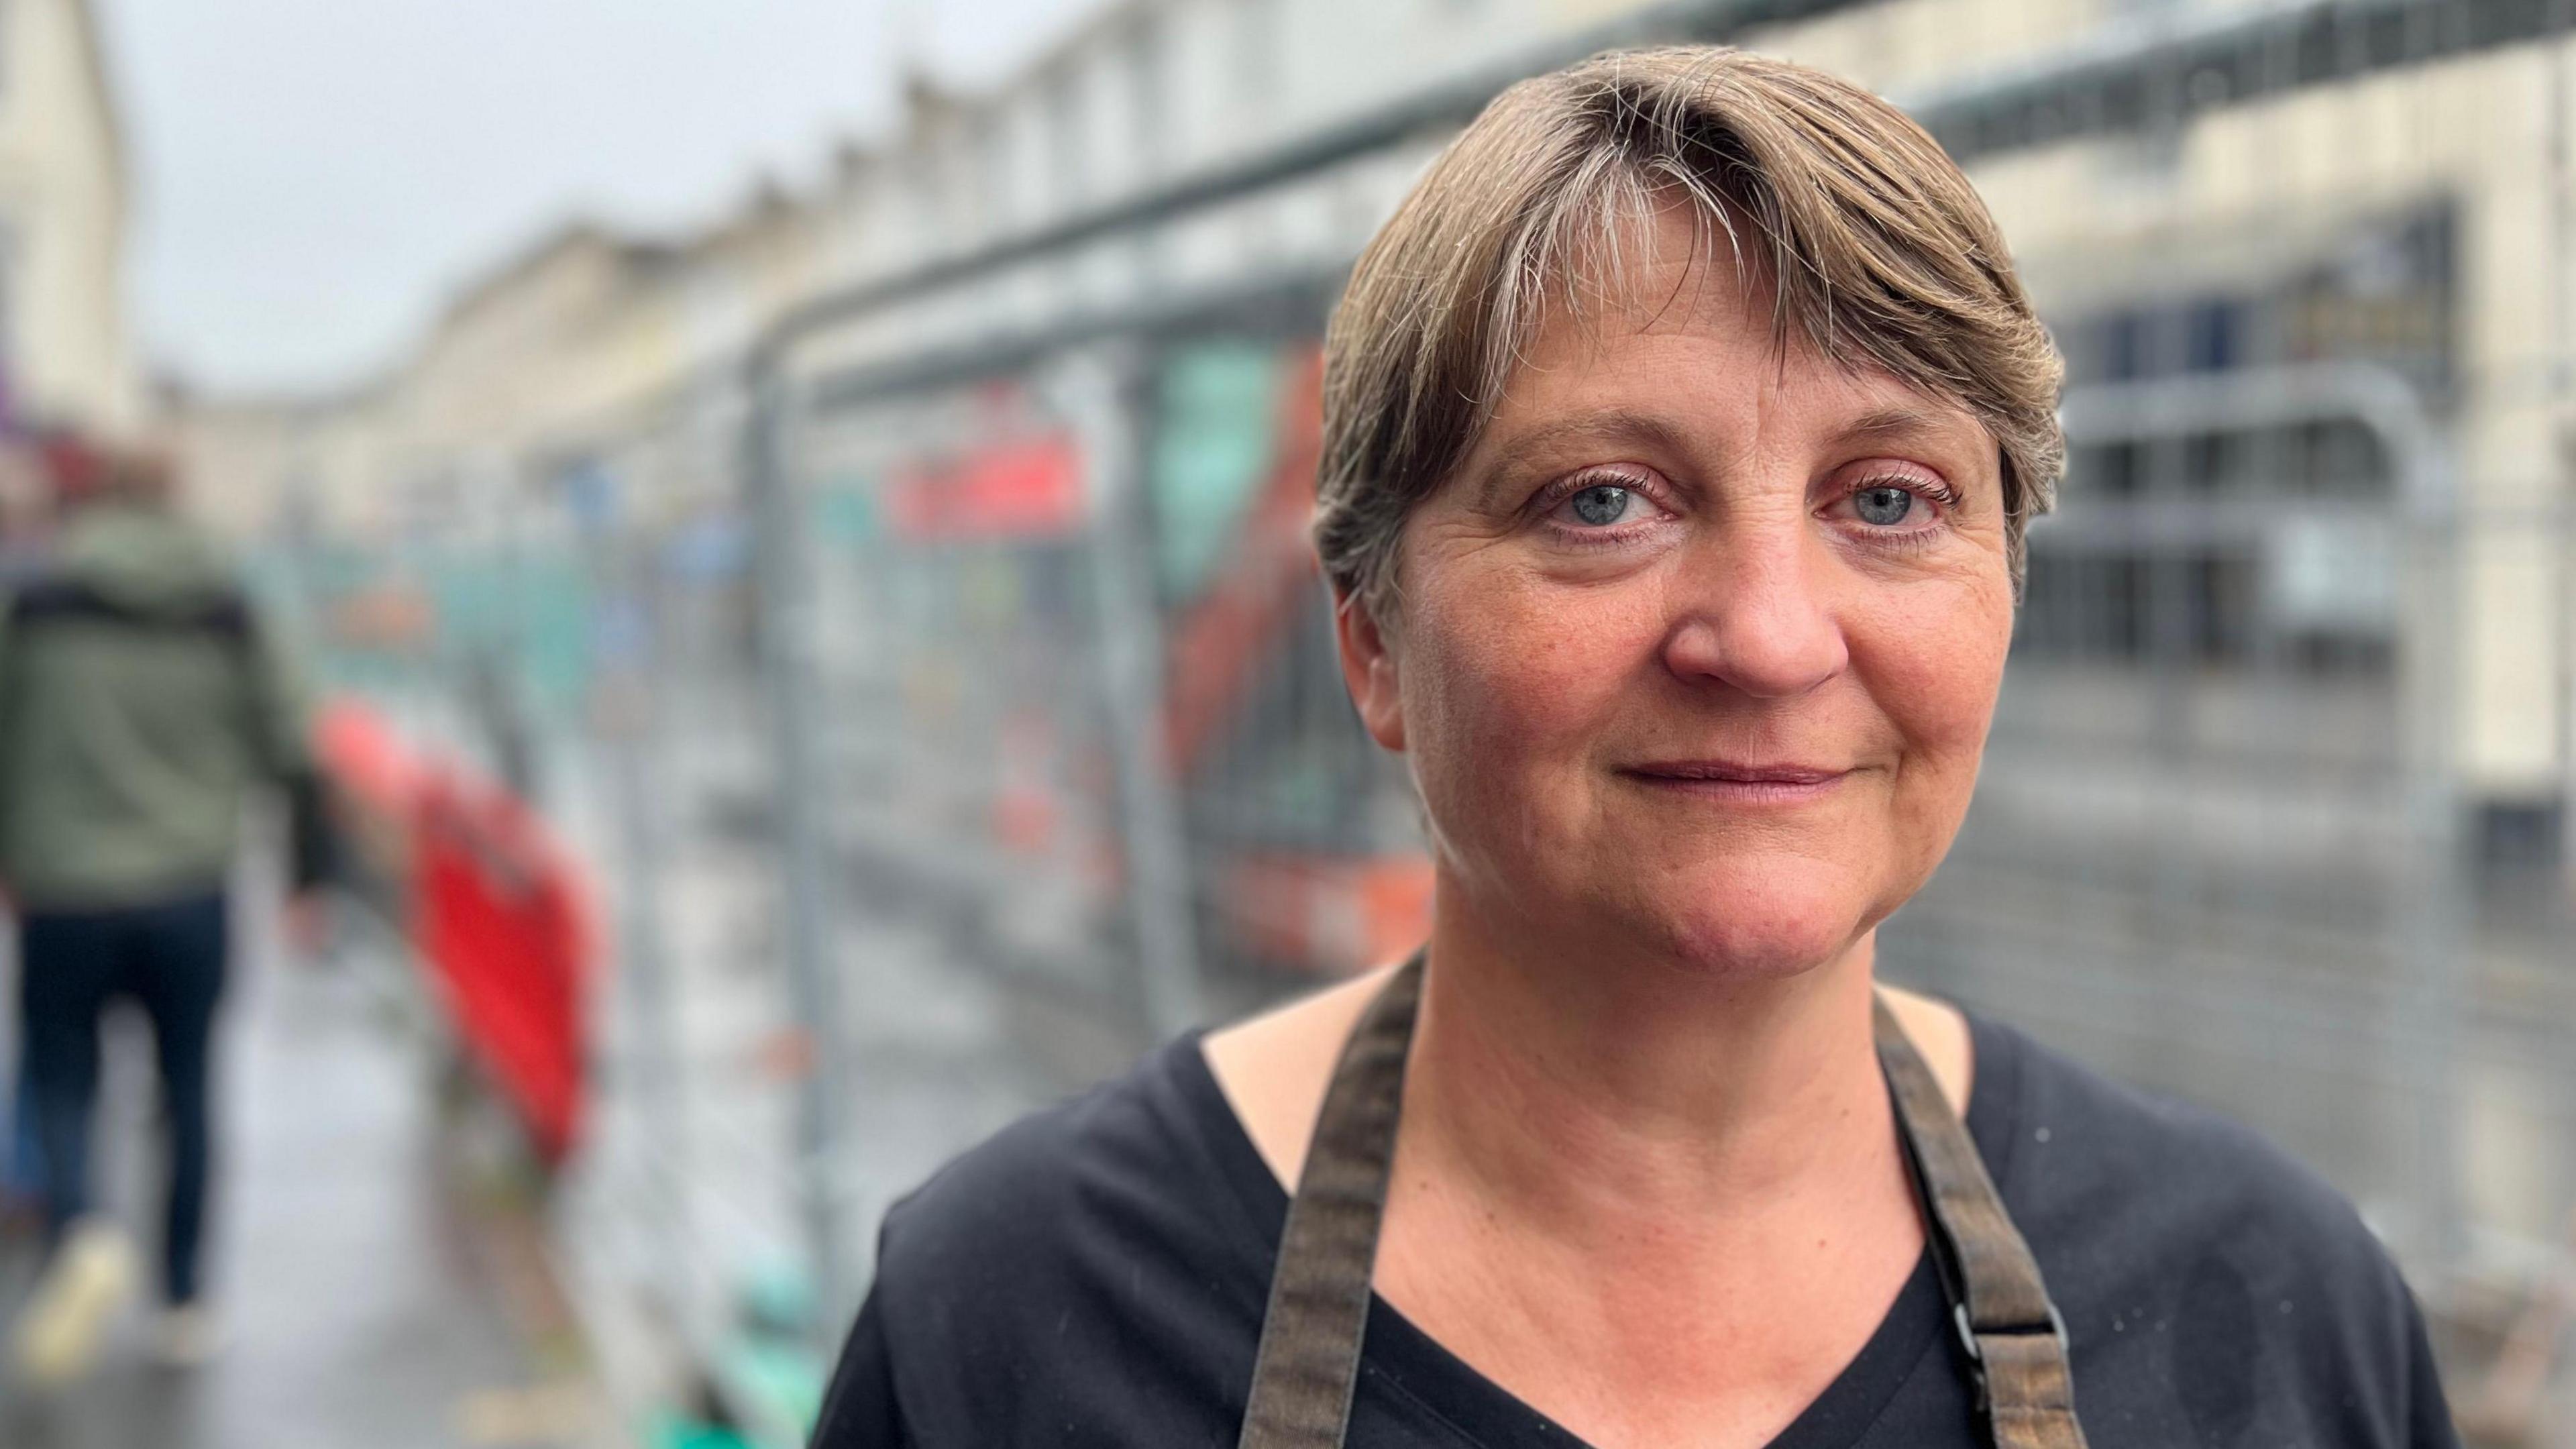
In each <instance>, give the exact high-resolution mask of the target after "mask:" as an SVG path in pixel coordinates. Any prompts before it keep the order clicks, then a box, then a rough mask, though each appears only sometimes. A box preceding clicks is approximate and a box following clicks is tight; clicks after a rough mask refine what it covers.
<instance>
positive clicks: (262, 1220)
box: [0, 961, 560, 1449]
mask: <svg viewBox="0 0 2576 1449" xmlns="http://www.w3.org/2000/svg"><path fill="white" fill-rule="evenodd" d="M261 965H262V966H263V967H264V968H265V969H255V970H253V971H251V972H248V973H244V974H245V976H246V977H247V979H246V980H239V981H238V985H239V987H240V989H239V990H237V991H236V994H235V996H234V997H233V999H232V1000H231V1001H230V1002H229V1003H228V1016H227V1018H226V1020H225V1023H224V1030H225V1031H226V1033H227V1035H226V1037H225V1039H224V1041H223V1044H222V1047H221V1050H222V1052H223V1054H224V1055H223V1060H224V1063H225V1066H224V1072H225V1076H224V1081H225V1086H226V1088H227V1095H226V1096H225V1097H224V1098H223V1099H222V1101H221V1102H220V1103H219V1107H218V1110H219V1111H220V1112H221V1113H222V1114H223V1118H222V1120H223V1121H224V1123H225V1125H226V1127H227V1129H228V1131H229V1135H228V1137H226V1138H225V1139H224V1140H223V1143H222V1150H224V1151H225V1152H226V1153H227V1155H226V1156H225V1157H224V1158H223V1159H222V1160H221V1163H220V1166H219V1172H220V1173H221V1174H222V1175H221V1178H220V1181H219V1184H218V1187H217V1198H216V1203H217V1207H216V1213H217V1217H216V1219H215V1222H214V1223H213V1225H212V1228H211V1233H212V1239H211V1241H210V1244H209V1258H210V1264H211V1266H210V1272H211V1274H212V1276H213V1280H214V1285H215V1286H214V1293H215V1296H216V1298H217V1300H218V1301H219V1302H220V1304H221V1305H222V1310H223V1313H224V1316H225V1320H226V1324H227V1329H228V1335H227V1339H228V1341H227V1347H226V1350H225V1352H224V1353H223V1355H222V1356H221V1357H220V1358H218V1359H217V1360H216V1361H215V1362H214V1363H213V1364H211V1365H210V1366H208V1367H206V1368H204V1369H201V1370H198V1371H195V1372H193V1373H174V1372H170V1371H167V1370H163V1369H161V1368H159V1367H157V1366H156V1365H154V1364H153V1363H152V1362H151V1360H150V1358H149V1357H148V1355H147V1353H146V1349H145V1345H146V1342H147V1339H146V1335H147V1332H148V1328H149V1323H150V1320H149V1316H148V1314H147V1313H146V1312H144V1311H143V1310H142V1309H141V1308H140V1307H137V1308H133V1309H129V1311H128V1312H127V1313H126V1314H125V1315H124V1317H123V1318H122V1319H121V1320H120V1321H119V1323H118V1324H117V1326H116V1330H115V1333H114V1334H113V1336H112V1338H111V1340H110V1342H109V1344H108V1347H107V1350H106V1353H105V1355H104V1357H103V1359H102V1361H101V1363H100V1365H99V1367H98V1369H97V1371H96V1372H95V1373H94V1374H93V1375H92V1376H91V1377H90V1378H89V1379H88V1380H87V1381H85V1382H84V1383H82V1384H80V1385H78V1386H76V1387H74V1388H72V1389H69V1390H66V1391H63V1392H61V1393H59V1394H55V1395H42V1396H40V1395H37V1394H34V1393H31V1392H29V1391H27V1390H25V1389H23V1388H20V1387H16V1386H14V1385H0V1445H7V1446H9V1449H253V1446H257V1449H348V1446H355V1445H365V1446H368V1449H431V1446H442V1449H443V1446H451V1445H499V1444H544V1443H549V1442H560V1440H559V1439H558V1440H549V1439H546V1438H531V1437H528V1436H527V1435H526V1434H524V1433H522V1432H519V1431H516V1430H513V1429H512V1428H511V1427H510V1426H509V1425H508V1424H507V1423H506V1422H504V1421H506V1420H507V1419H508V1418H510V1417H511V1415H510V1413H509V1409H510V1406H511V1405H512V1404H513V1403H514V1402H515V1401H514V1400H513V1399H512V1398H511V1397H510V1394H511V1391H513V1390H516V1389H519V1388H521V1387H522V1385H523V1380H524V1373H523V1370H522V1364H521V1359H522V1355H521V1354H520V1353H519V1352H518V1351H517V1348H516V1343H517V1337H516V1335H515V1333H514V1331H513V1327H512V1320H511V1318H510V1317H509V1316H508V1315H506V1314H504V1313H503V1312H502V1311H501V1310H500V1307H499V1305H500V1303H501V1302H502V1301H503V1300H502V1299H501V1298H500V1297H499V1295H498V1294H497V1293H495V1292H493V1291H491V1288H492V1285H491V1284H490V1283H489V1281H488V1280H489V1278H490V1274H489V1272H488V1271H487V1270H485V1269H484V1268H482V1267H481V1266H479V1265H478V1255H477V1254H476V1253H475V1252H474V1251H473V1250H472V1240H471V1236H470V1234H471V1231H472V1230H471V1228H470V1227H469V1225H468V1223H467V1222H466V1221H464V1220H463V1219H462V1217H461V1216H460V1213H459V1211H458V1210H457V1209H456V1208H455V1207H454V1206H453V1204H454V1203H455V1202H456V1201H457V1195H456V1194H454V1193H452V1192H449V1191H445V1190H443V1189H442V1187H441V1180H442V1179H441V1173H440V1169H439V1165H438V1164H439V1162H440V1160H441V1158H440V1154H439V1151H438V1147H437V1139H436V1134H435V1130H434V1128H435V1124H434V1121H433V1117H432V1103H433V1100H434V1097H433V1093H432V1091H431V1090H430V1073H429V1070H428V1068H427V1066H426V1065H425V1060H426V1059H425V1054H424V1052H423V1050H422V1046H421V1043H420V1042H419V1041H418V1040H416V1039H415V1034H413V1033H410V1032H408V1031H406V1030H405V1029H404V1027H403V1026H402V1024H401V1019H400V1017H399V1014H398V1013H397V1012H396V1011H395V1010H394V1009H393V1007H392V1006H391V1005H390V1004H389V997H388V995H387V992H386V989H385V987H386V983H387V981H388V980H389V979H390V978H388V977H387V976H385V975H383V974H376V975H374V976H372V977H371V976H370V974H369V973H370V972H371V971H372V972H376V973H382V972H383V971H384V970H385V969H386V967H385V966H384V965H383V963H368V962H363V961H359V962H351V963H347V964H345V965H344V966H343V967H341V968H339V969H336V970H315V969H307V968H298V967H288V966H269V965H267V963H261ZM125 1025H126V1026H127V1027H130V1028H131V1027H139V1023H132V1022H129V1023H125ZM146 1047H147V1040H146V1038H145V1037H144V1036H143V1034H142V1033H141V1032H140V1031H139V1030H125V1031H112V1032H111V1035H110V1063H109V1083H108V1090H107V1100H106V1102H105V1104H104V1115H103V1116H102V1120H101V1122H100V1127H99V1132H100V1146H101V1150H102V1152H103V1153H109V1154H113V1155H111V1156H109V1158H108V1166H109V1168H110V1171H109V1173H108V1177H109V1179H110V1183H111V1186H110V1189H109V1190H110V1193H111V1199H112V1201H113V1203H114V1204H115V1206H116V1208H117V1209H118V1210H119V1214H120V1216H122V1217H125V1218H126V1219H127V1220H128V1221H130V1222H134V1223H137V1224H141V1223H146V1222H148V1221H149V1220H150V1213H149V1209H148V1206H147V1205H148V1202H149V1201H150V1200H151V1199H152V1198H153V1197H155V1196H157V1194H156V1193H154V1192H151V1191H145V1190H139V1189H143V1188H145V1187H147V1186H148V1184H149V1183H150V1181H151V1173H150V1170H149V1168H148V1165H147V1162H146V1158H147V1154H145V1153H144V1152H142V1151H141V1150H139V1147H140V1144H141V1143H143V1142H144V1141H146V1140H148V1138H149V1136H150V1130H151V1125H152V1124H151V1122H150V1117H149V1111H148V1105H149V1101H150V1095H151V1094H150V1076H149V1070H148V1062H147V1058H146V1053H145V1048H146ZM119 1048H122V1050H119ZM119 1144H122V1145H123V1148H124V1150H123V1151H122V1152H116V1151H115V1148H116V1146H117V1145H119ZM136 1237H137V1241H138V1243H141V1244H143V1245H145V1248H146V1256H147V1258H148V1255H149V1244H150V1242H151V1234H150V1233H149V1232H148V1231H138V1232H137V1234H136ZM480 1256H481V1257H483V1258H484V1259H486V1260H488V1255H480ZM30 1269H31V1264H29V1262H28V1261H27V1257H26V1250H25V1247H24V1245H23V1244H22V1245H19V1246H18V1247H16V1248H15V1249H12V1250H10V1251H9V1252H8V1254H7V1256H6V1261H5V1263H0V1316H8V1317H14V1314H15V1309H16V1306H17V1302H18V1299H19V1298H20V1296H21V1295H22V1294H23V1293H24V1292H25V1289H26V1284H27V1279H28V1277H29V1276H30Z"/></svg>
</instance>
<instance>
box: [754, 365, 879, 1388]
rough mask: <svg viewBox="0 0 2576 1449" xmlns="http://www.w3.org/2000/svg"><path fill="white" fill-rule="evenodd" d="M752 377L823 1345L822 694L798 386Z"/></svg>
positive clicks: (837, 1237)
mask: <svg viewBox="0 0 2576 1449" xmlns="http://www.w3.org/2000/svg"><path fill="white" fill-rule="evenodd" d="M746 386H747V390H748V392H749V399H748V401H749V404H750V411H749V414H748V416H747V417H746V419H745V421H744V424H743V426H744V437H743V444H744V449H743V470H744V475H745V477H744V481H745V488H746V491H747V493H748V494H749V501H750V504H751V509H752V515H753V527H754V532H755V537H756V553H755V557H756V558H757V560H758V562H759V570H758V572H757V573H756V574H755V575H754V577H753V580H752V587H753V590H754V594H755V598H756V604H757V610H758V629H759V639H760V662H761V672H762V678H763V683H764V685H765V689H764V693H765V694H766V695H767V702H768V707H769V731H770V755H771V761H772V766H773V769H774V771H775V774H774V776H773V778H774V780H775V782H776V791H777V793H776V799H775V805H776V811H777V816H776V818H777V826H778V832H779V835H778V852H779V872H780V881H779V885H780V894H781V902H780V904H781V906H782V908H783V909H782V912H781V914H782V916H783V924H784V925H785V927H786V938H785V947H786V963H785V964H786V969H787V982H788V990H789V993H790V1001H791V1004H792V1006H793V1008H794V1010H795V1013H796V1020H797V1022H798V1023H799V1024H800V1025H801V1026H802V1027H803V1029H804V1031H805V1033H806V1035H807V1038H808V1040H809V1041H810V1043H811V1050H812V1055H811V1058H810V1060H809V1061H808V1063H807V1064H806V1070H805V1074H804V1076H803V1078H802V1080H801V1081H800V1083H799V1085H798V1092H797V1117H796V1127H797V1133H796V1137H797V1140H796V1175H797V1193H798V1197H799V1200H800V1203H799V1205H800V1207H801V1209H802V1216H803V1218H804V1222H805V1235H806V1239H807V1248H808V1251H809V1253H810V1255H811V1261H812V1263H813V1265H814V1275H815V1305H816V1312H815V1315H814V1326H813V1328H814V1333H815V1335H816V1338H817V1340H818V1342H820V1343H821V1344H822V1345H823V1348H824V1351H825V1352H827V1353H828V1352H829V1351H830V1350H831V1348H832V1347H833V1346H834V1345H833V1343H832V1340H833V1339H834V1338H836V1337H837V1335H838V1333H839V1330H840V1325H841V1321H842V1319H843V1318H844V1317H845V1316H846V1315H847V1314H848V1313H849V1312H850V1311H851V1309H852V1308H853V1307H854V1300H855V1297H856V1287H857V1285H856V1283H855V1281H854V1279H853V1272H852V1259H851V1254H850V1242H849V1233H848V1232H847V1231H846V1224H845V1223H844V1222H843V1211H842V1209H843V1206H844V1194H843V1193H842V1191H841V1173H842V1167H843V1163H842V1153H843V1146H844V1137H845V1133H844V1131H843V1124H844V1122H845V1121H846V1114H847V1110H848V1095H847V1092H848V1081H849V1073H848V1071H847V1067H846V1060H845V1059H846V1056H847V1046H846V1042H845V1039H844V1036H843V1031H844V1028H845V1027H846V1026H847V1022H846V1021H845V1020H844V1018H843V1015H842V1010H841V992H840V977H839V972H838V970H837V969H836V966H835V963H834V960H833V951H832V936H831V921H830V917H829V914H828V913H829V911H830V909H831V904H830V900H829V898H828V896H827V892H826V887H825V880H826V878H827V876H826V872H827V867H828V865H829V858H828V852H829V849H830V844H829V842H828V840H827V839H826V838H825V835H824V830H823V813H822V812H823V809H824V805H823V801H824V798H825V791H824V786H825V770H824V767H823V760H822V756H821V751H820V748H819V745H818V742H817V740H816V736H815V730H816V726H817V724H818V722H819V719H820V706H819V701H818V700H817V698H816V691H815V682H814V653H813V644H814V604H813V591H812V587H811V579H810V577H809V574H808V568H807V565H808V563H809V559H808V557H807V554H806V549H805V537H804V534H805V530H804V528H803V527H802V518H801V516H800V515H801V512H802V510H801V509H800V508H799V507H798V504H797V494H796V488H795V483H794V480H793V479H791V478H790V477H789V476H788V471H787V459H786V441H787V440H786V432H787V428H788V425H789V422H790V399H791V396H792V394H791V390H790V388H789V385H788V379H787V378H786V376H785V375H784V371H783V369H782V367H781V365H780V360H779V359H778V357H777V356H776V355H775V354H774V353H773V352H770V351H767V350H763V351H760V352H757V353H755V354H754V357H753V359H752V361H751V363H750V366H749V367H748V369H747V376H746Z"/></svg>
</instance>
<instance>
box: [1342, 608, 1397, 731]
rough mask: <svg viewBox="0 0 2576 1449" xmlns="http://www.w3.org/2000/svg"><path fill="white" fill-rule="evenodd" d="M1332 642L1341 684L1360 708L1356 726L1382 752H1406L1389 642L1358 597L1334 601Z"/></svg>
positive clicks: (1353, 702)
mask: <svg viewBox="0 0 2576 1449" xmlns="http://www.w3.org/2000/svg"><path fill="white" fill-rule="evenodd" d="M1333 638H1334V640H1335V642H1336V643H1338V644H1339V645H1340V646H1341V654H1342V683H1343V684H1344V685H1346V686H1348V687H1349V689H1350V691H1351V703H1352V704H1354V705H1356V706H1358V707H1359V712H1360V723H1361V724H1362V725H1364V726H1366V727H1367V728H1368V732H1369V738H1370V739H1373V740H1375V741H1377V742H1378V744H1379V746H1380V747H1381V748H1384V749H1388V750H1392V751H1394V752H1395V753H1397V754H1402V753H1403V752H1404V694H1403V690H1402V689H1401V688H1400V687H1399V681H1398V678H1397V675H1396V659H1395V651H1394V648H1393V647H1392V646H1393V641H1392V640H1391V639H1390V638H1389V637H1388V635H1387V632H1386V631H1385V630H1382V629H1380V628H1379V627H1378V622H1377V617H1376V616H1375V615H1373V614H1371V613H1370V612H1369V607H1368V605H1367V604H1366V603H1364V602H1362V601H1361V599H1360V596H1359V595H1357V594H1342V595H1339V596H1337V597H1336V598H1335V599H1334V600H1333Z"/></svg>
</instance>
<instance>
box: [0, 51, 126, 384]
mask: <svg viewBox="0 0 2576 1449" xmlns="http://www.w3.org/2000/svg"><path fill="white" fill-rule="evenodd" d="M127 192H128V183H127V172H126V154H125V143H124V137H123V134H122V132H121V130H120V128H119V125H118V120H117V111H116V100H115V96H114V94H113V93H112V91H111V89H110V86H109V80H108V71H107V65H106V57H105V55H104V53H103V52H102V50H101V46H100V37H99V28H98V21H97V17H96V16H95V14H94V13H93V11H92V7H91V5H90V3H89V0H8V3H6V4H0V389H5V397H6V400H7V407H8V410H9V414H10V416H11V417H13V418H15V419H17V420H19V421H22V422H38V423H61V424H68V425H73V426H78V427H82V428H85V429H92V430H98V431H103V432H106V433H110V434H115V433H121V432H127V431H130V430H132V429H133V428H135V427H136V426H137V425H138V424H139V423H140V422H141V421H142V418H141V411H142V404H143V389H142V387H141V384H140V379H139V377H138V375H137V369H136V366H135V360H134V355H133V352H132V350H131V346H130V343H129V339H128V336H127V330H126V313H125V239H126V220H127Z"/></svg>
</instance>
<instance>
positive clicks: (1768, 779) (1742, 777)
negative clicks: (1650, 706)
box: [1621, 760, 1851, 787]
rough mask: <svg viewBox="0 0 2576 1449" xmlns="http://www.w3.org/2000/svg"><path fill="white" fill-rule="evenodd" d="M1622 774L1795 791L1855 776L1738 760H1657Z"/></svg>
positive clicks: (1811, 767) (1809, 767) (1818, 767)
mask: <svg viewBox="0 0 2576 1449" xmlns="http://www.w3.org/2000/svg"><path fill="white" fill-rule="evenodd" d="M1621 773H1622V774H1628V775H1635V776H1638V777H1640V778H1642V779H1647V780H1656V781H1670V782H1672V783H1674V784H1683V785H1689V784H1707V785H1747V786H1760V785H1785V786H1792V787H1795V786H1817V785H1829V784H1832V783H1833V782H1834V781H1836V780H1839V779H1841V778H1842V777H1843V776H1845V775H1847V774H1850V773H1851V772H1850V771H1849V770H1836V769H1829V768H1827V767H1825V766H1823V765H1804V764H1772V765H1756V764H1748V763H1744V762H1741V761H1736V760H1657V761H1653V762H1651V763H1648V764H1643V765H1630V766H1628V767H1627V768H1626V769H1625V770H1623V771H1621Z"/></svg>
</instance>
